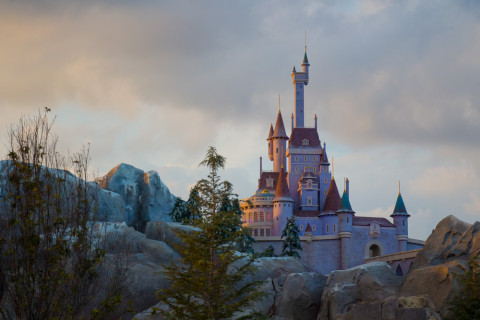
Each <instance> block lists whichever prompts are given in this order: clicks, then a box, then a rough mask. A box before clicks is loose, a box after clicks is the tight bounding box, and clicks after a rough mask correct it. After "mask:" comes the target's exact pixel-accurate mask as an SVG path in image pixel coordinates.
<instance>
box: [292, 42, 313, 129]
mask: <svg viewBox="0 0 480 320" xmlns="http://www.w3.org/2000/svg"><path fill="white" fill-rule="evenodd" d="M309 66H310V64H309V63H308V58H307V48H306V47H305V54H304V56H303V63H302V72H297V71H296V70H295V67H293V71H292V80H293V86H294V88H295V128H304V112H303V109H304V93H303V90H304V87H305V86H306V85H308V67H309Z"/></svg>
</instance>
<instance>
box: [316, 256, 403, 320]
mask: <svg viewBox="0 0 480 320" xmlns="http://www.w3.org/2000/svg"><path fill="white" fill-rule="evenodd" d="M400 282H401V279H400V278H399V277H397V276H396V275H395V272H393V270H392V269H391V267H390V266H389V265H388V264H386V263H385V262H371V263H368V264H364V265H360V266H357V267H354V268H351V269H347V270H337V271H332V272H331V273H330V275H329V276H328V279H327V282H326V285H325V289H324V291H323V295H322V305H321V308H320V312H319V314H318V319H319V320H320V319H322V320H323V319H334V318H335V317H336V316H334V315H337V314H347V313H348V312H349V311H350V309H351V308H352V306H353V305H354V304H356V303H362V302H363V303H376V302H381V301H383V300H384V299H385V298H387V297H389V296H392V295H394V296H395V295H397V293H398V286H399V284H400ZM362 310H364V307H361V306H359V307H358V309H357V311H353V312H361V311H362Z"/></svg>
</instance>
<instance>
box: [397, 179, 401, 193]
mask: <svg viewBox="0 0 480 320" xmlns="http://www.w3.org/2000/svg"><path fill="white" fill-rule="evenodd" d="M398 195H401V192H400V180H398Z"/></svg>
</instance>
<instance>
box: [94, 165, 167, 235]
mask: <svg viewBox="0 0 480 320" xmlns="http://www.w3.org/2000/svg"><path fill="white" fill-rule="evenodd" d="M96 181H97V183H98V184H99V185H100V187H101V188H102V189H106V190H110V191H113V192H115V193H118V194H119V195H120V196H121V198H122V199H123V200H124V203H125V222H126V223H127V225H128V226H134V227H135V229H137V230H141V231H144V229H145V226H146V224H147V222H148V221H170V220H171V219H170V216H169V213H170V212H171V210H172V209H173V206H174V204H175V199H176V197H175V196H173V195H172V194H171V193H170V191H169V190H168V188H167V187H166V186H165V184H164V183H163V182H162V180H161V179H160V177H159V175H158V173H157V172H156V171H149V172H144V171H142V170H140V169H138V168H135V167H133V166H131V165H129V164H125V163H121V164H119V165H117V166H116V167H115V168H113V169H112V170H110V172H108V174H106V175H105V176H103V177H101V178H98V179H96Z"/></svg>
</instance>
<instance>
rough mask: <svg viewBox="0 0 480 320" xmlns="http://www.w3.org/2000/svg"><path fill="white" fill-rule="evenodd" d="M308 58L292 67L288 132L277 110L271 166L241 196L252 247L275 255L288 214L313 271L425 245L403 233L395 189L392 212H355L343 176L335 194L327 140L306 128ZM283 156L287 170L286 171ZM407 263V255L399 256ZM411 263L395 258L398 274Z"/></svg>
mask: <svg viewBox="0 0 480 320" xmlns="http://www.w3.org/2000/svg"><path fill="white" fill-rule="evenodd" d="M309 66H310V64H309V62H308V58H307V52H306V48H305V54H304V58H303V63H302V71H296V69H295V67H294V68H293V71H292V80H293V86H294V92H295V104H294V113H293V114H292V117H291V120H292V123H291V128H292V130H291V133H290V136H288V135H287V133H286V130H285V125H284V122H283V117H282V113H281V111H280V108H279V111H278V115H277V120H276V122H275V127H273V125H270V131H269V133H268V137H267V142H268V157H269V159H270V161H273V171H265V170H263V169H262V158H260V178H259V180H258V188H257V191H256V192H255V194H254V195H253V196H251V197H249V198H247V199H243V200H242V201H241V208H242V210H243V212H244V214H243V216H242V222H243V225H244V226H245V227H248V228H249V229H250V230H251V235H252V236H253V237H254V238H255V239H256V240H257V243H256V244H255V245H254V247H255V249H256V250H262V249H263V250H264V249H265V248H267V247H268V246H269V245H273V247H274V249H275V253H276V254H279V253H280V252H281V244H282V240H281V233H282V230H283V229H284V228H285V225H286V222H287V219H288V218H290V217H292V216H294V217H295V222H296V223H297V225H298V227H299V229H300V233H301V236H300V239H301V244H302V247H303V251H302V252H300V255H301V258H302V260H303V261H304V262H305V263H306V264H308V265H310V266H311V267H312V268H313V269H315V270H316V271H318V272H321V273H324V274H327V273H328V272H330V271H332V270H338V269H347V268H350V267H353V266H356V265H360V264H363V263H364V262H365V260H366V259H369V258H372V257H376V256H385V255H391V254H395V253H399V252H407V251H410V250H415V249H419V248H421V247H423V244H424V242H423V241H420V240H414V239H410V238H408V218H409V217H410V215H409V214H408V212H407V210H406V208H405V205H404V202H403V198H402V195H401V194H400V191H399V194H398V197H397V201H396V204H395V209H394V210H393V213H392V215H391V217H392V218H393V222H391V221H389V220H388V219H386V218H378V217H360V216H356V215H355V211H354V210H353V209H352V206H351V204H350V201H349V181H348V179H347V180H346V181H345V184H344V190H343V195H342V196H341V197H340V194H339V191H338V187H337V183H336V181H335V179H334V177H333V176H332V172H331V170H330V162H329V159H328V156H327V148H326V144H325V142H323V145H322V143H321V141H320V139H319V136H318V130H317V116H316V115H315V119H314V120H315V126H314V127H313V128H306V127H305V126H304V107H305V106H304V90H305V86H307V85H308V81H309V70H308V69H309ZM287 159H288V168H287ZM403 260H405V259H403ZM408 262H409V261H407V262H405V261H403V262H402V261H400V262H398V263H397V264H396V265H395V267H396V271H397V274H399V275H401V274H405V273H406V272H407V271H408V269H409V264H408Z"/></svg>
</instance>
